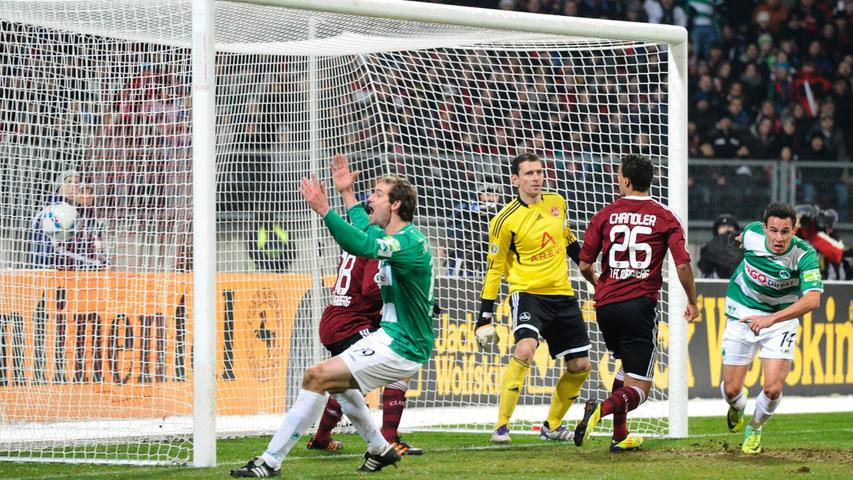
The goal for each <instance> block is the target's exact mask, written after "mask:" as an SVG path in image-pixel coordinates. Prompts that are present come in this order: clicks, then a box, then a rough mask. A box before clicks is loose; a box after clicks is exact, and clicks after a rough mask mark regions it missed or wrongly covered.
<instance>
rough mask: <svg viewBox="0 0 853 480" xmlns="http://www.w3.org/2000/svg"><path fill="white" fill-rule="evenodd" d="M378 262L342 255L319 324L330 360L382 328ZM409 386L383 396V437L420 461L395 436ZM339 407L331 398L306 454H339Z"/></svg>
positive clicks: (388, 387) (392, 389)
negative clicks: (336, 430)
mask: <svg viewBox="0 0 853 480" xmlns="http://www.w3.org/2000/svg"><path fill="white" fill-rule="evenodd" d="M377 273H379V261H378V260H375V259H372V258H364V257H355V256H353V255H350V254H349V253H347V252H342V253H341V262H340V264H339V265H338V275H337V278H336V280H335V285H334V286H333V287H332V299H331V301H330V302H329V304H328V305H327V306H326V308H325V309H324V310H323V316H322V318H320V342H322V343H323V346H325V347H326V350H328V351H329V353H330V354H331V355H332V356H336V355H340V354H341V353H343V352H344V350H346V349H347V348H349V347H350V346H351V345H353V344H354V343H356V342H358V341H359V340H361V339H362V338H364V337H366V336H368V335H370V334H371V333H373V332H375V331H376V330H377V329H378V328H379V321H380V318H381V313H382V296H381V295H380V293H379V286H378V285H377V284H376V280H375V277H376V274H377ZM408 389H409V382H408V381H407V380H401V381H399V382H394V383H392V384H390V385H386V386H385V389H384V390H383V391H382V430H381V433H382V436H383V437H385V440H388V441H389V442H390V443H391V445H393V446H394V447H395V448H396V449H397V452H398V453H400V455H422V454H423V453H424V450H423V449H421V448H414V447H412V446H411V445H409V444H408V443H406V442H404V441H402V440H401V439H400V437H399V436H398V434H397V427H398V426H399V425H400V418H401V416H402V414H403V409H404V408H405V407H406V390H408ZM341 416H343V412H342V411H341V406H340V404H339V403H338V402H337V400H335V399H334V397H329V400H328V402H326V408H324V409H323V416H322V417H321V418H320V425H319V427H318V428H317V433H315V434H314V436H313V437H312V438H311V440H308V448H310V449H319V450H330V451H336V450H340V449H342V448H343V446H344V445H343V442H340V441H338V440H334V439H332V429H333V428H335V425H337V424H338V422H339V421H340V420H341Z"/></svg>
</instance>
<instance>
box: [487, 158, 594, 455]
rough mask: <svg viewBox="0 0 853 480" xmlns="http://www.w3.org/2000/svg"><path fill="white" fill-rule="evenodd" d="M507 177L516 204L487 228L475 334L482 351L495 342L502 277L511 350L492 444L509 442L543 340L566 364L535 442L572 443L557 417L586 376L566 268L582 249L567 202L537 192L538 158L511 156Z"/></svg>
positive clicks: (584, 337)
mask: <svg viewBox="0 0 853 480" xmlns="http://www.w3.org/2000/svg"><path fill="white" fill-rule="evenodd" d="M511 174H512V176H511V179H512V183H513V185H515V186H516V187H518V197H516V198H515V199H514V200H512V201H511V202H509V203H508V204H507V205H506V206H504V208H503V209H501V211H500V212H498V214H497V215H495V217H494V218H493V219H492V220H491V222H490V225H489V252H488V256H487V270H486V278H485V280H484V282H483V290H482V293H481V295H480V298H481V306H480V313H479V317H478V320H477V330H476V334H477V341H478V342H479V343H480V346H481V347H483V348H485V347H487V346H488V345H491V344H494V343H496V342H497V340H498V335H497V332H496V330H495V327H494V325H493V324H492V315H493V313H492V312H493V309H494V303H495V298H496V297H497V294H498V290H499V289H500V283H501V277H502V276H503V275H506V279H507V282H508V283H509V294H510V305H511V311H512V322H513V325H512V332H513V335H514V336H515V350H514V351H513V356H512V358H511V359H510V361H509V363H508V364H507V365H506V366H505V367H504V370H503V375H502V377H501V390H500V403H499V408H498V421H497V424H496V425H495V431H494V433H492V437H491V440H492V442H494V443H509V442H510V441H511V438H510V436H509V421H510V417H512V412H513V410H515V406H516V404H517V403H518V397H519V395H520V393H521V388H522V386H523V385H524V377H525V376H526V374H527V371H528V370H529V369H530V364H531V362H532V361H533V357H534V354H535V353H536V349H537V348H538V347H539V337H540V336H541V337H542V338H544V339H545V341H546V342H547V343H548V350H549V351H550V353H551V357H553V358H562V359H564V360H565V366H566V371H565V372H563V374H562V376H561V377H560V379H559V381H558V382H557V385H556V386H555V387H554V393H553V397H552V398H551V407H550V409H549V411H548V418H547V419H546V420H545V422H544V423H543V425H542V429H541V431H540V437H542V438H543V439H546V440H555V441H570V440H572V436H573V432H572V431H571V430H570V429H567V428H566V427H565V426H564V425H563V424H562V420H563V416H564V415H565V414H566V412H567V411H568V410H569V407H570V406H571V405H572V403H573V402H574V400H575V399H576V398H577V396H578V394H579V393H580V389H581V386H582V385H583V383H584V381H586V379H587V377H588V376H589V372H590V360H589V349H590V343H589V335H588V333H587V329H586V325H585V324H584V321H583V318H582V317H581V312H580V308H579V306H578V302H577V300H576V299H575V297H574V292H573V291H572V287H571V284H570V283H569V266H568V263H567V262H566V257H567V256H568V257H570V258H572V260H574V262H575V263H578V262H579V255H580V242H578V240H577V239H576V238H575V236H574V234H573V233H572V231H571V228H569V221H568V215H567V207H566V201H565V200H564V199H563V197H561V196H560V195H558V194H556V193H550V192H543V191H542V184H543V182H544V180H545V172H544V166H543V163H542V160H540V159H539V157H537V156H536V155H533V154H529V153H525V154H522V155H519V156H517V157H515V158H514V159H513V160H512V165H511ZM596 277H597V275H596V274H595V273H594V272H592V271H590V272H589V273H588V274H587V275H586V276H585V278H586V279H587V281H589V282H590V283H592V284H593V285H595V282H596V280H597V278H596Z"/></svg>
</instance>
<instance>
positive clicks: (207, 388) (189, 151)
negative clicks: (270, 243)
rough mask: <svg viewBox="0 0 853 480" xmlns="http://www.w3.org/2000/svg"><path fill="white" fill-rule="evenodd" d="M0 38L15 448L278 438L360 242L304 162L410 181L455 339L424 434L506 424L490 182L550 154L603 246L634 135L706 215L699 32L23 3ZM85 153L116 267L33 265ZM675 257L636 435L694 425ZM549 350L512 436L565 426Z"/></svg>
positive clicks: (603, 383) (381, 14)
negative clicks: (271, 227)
mask: <svg viewBox="0 0 853 480" xmlns="http://www.w3.org/2000/svg"><path fill="white" fill-rule="evenodd" d="M0 31H2V34H3V38H4V44H3V49H2V52H0V66H2V68H3V70H4V72H5V74H4V76H3V80H2V81H3V82H4V85H3V89H2V91H3V93H2V94H0V95H2V97H0V114H2V115H3V118H4V122H3V123H4V130H3V131H2V132H0V135H2V138H0V149H2V155H3V158H4V161H3V165H2V166H0V182H2V185H3V190H4V195H3V196H2V197H0V268H2V271H0V337H2V346H3V347H2V350H0V459H3V460H14V461H58V462H102V463H105V462H106V463H119V462H121V463H192V464H194V465H197V466H210V465H214V464H215V462H216V456H215V446H216V437H217V436H218V437H220V438H222V437H226V436H236V435H247V434H269V433H271V432H272V431H273V430H274V429H275V428H276V426H277V425H278V423H279V421H280V419H281V417H282V415H283V413H284V412H285V410H286V408H287V407H288V406H289V404H290V403H291V402H292V400H293V399H294V398H295V395H296V392H297V390H298V386H299V385H300V382H301V376H302V372H303V371H304V369H305V368H306V367H307V366H308V365H310V364H312V363H314V362H316V361H319V360H322V359H323V358H324V355H325V353H324V352H325V351H324V349H323V347H322V345H320V343H319V341H318V340H317V334H316V332H317V322H318V321H319V317H320V312H321V311H322V308H323V305H324V304H325V302H326V301H327V300H328V294H327V287H329V286H330V282H331V281H332V278H330V277H331V276H333V275H334V272H335V267H336V262H337V259H338V252H337V247H336V246H335V244H334V242H333V241H332V240H331V239H330V237H329V236H328V234H327V232H326V230H325V229H324V227H323V225H322V223H321V222H320V220H319V219H318V218H317V217H316V215H312V214H311V212H310V211H309V210H308V208H307V206H306V205H305V204H304V202H302V201H301V200H300V198H299V196H298V193H297V181H298V180H299V178H301V177H303V176H308V175H310V174H311V173H317V174H318V175H319V176H320V177H321V179H325V180H326V181H327V183H328V182H329V180H330V179H329V168H328V164H327V163H328V161H329V160H330V159H331V157H332V155H333V154H334V153H338V152H343V153H346V154H347V155H348V156H349V158H350V161H351V163H352V165H353V168H354V169H356V170H360V171H362V175H361V180H360V181H359V184H358V185H357V188H358V190H359V191H360V192H366V191H369V189H370V188H371V185H370V184H369V179H370V178H372V177H375V176H376V175H378V174H386V173H397V174H403V175H406V176H408V177H409V178H410V179H411V180H412V181H413V183H414V184H415V185H416V186H417V188H418V191H419V196H420V198H419V207H418V211H417V212H416V215H415V217H416V220H415V221H416V223H418V225H419V227H421V228H422V229H423V231H424V232H425V233H427V235H428V237H429V240H430V242H431V247H432V248H433V253H434V258H435V259H436V262H437V263H436V268H435V270H436V273H437V278H436V289H437V290H436V298H437V301H438V303H439V307H440V308H441V309H442V312H441V314H439V315H437V316H436V318H435V325H436V328H437V339H436V349H435V353H434V356H433V358H432V359H431V360H430V362H429V364H427V365H426V366H425V367H424V369H423V371H422V372H421V374H420V375H419V376H418V377H417V378H415V379H413V380H412V384H411V387H410V390H409V399H408V407H407V410H406V412H405V414H404V415H403V424H402V425H401V428H402V429H404V430H405V429H409V430H412V429H420V430H430V429H432V430H456V431H478V432H486V431H489V430H490V429H491V428H493V421H494V420H495V415H496V413H495V412H496V404H497V398H498V387H499V383H500V369H501V366H502V365H503V363H504V362H506V361H507V359H508V355H509V351H510V350H511V340H510V339H509V337H510V336H511V335H510V334H509V333H508V328H507V326H508V324H509V320H508V319H507V313H508V308H507V305H506V302H505V301H504V302H503V303H502V304H501V305H499V306H498V308H497V311H496V314H497V317H498V324H499V325H500V326H501V328H502V330H501V336H502V342H501V343H500V344H499V346H498V348H497V349H495V350H494V351H490V352H481V351H480V350H479V347H477V345H476V341H475V340H474V336H473V325H474V319H473V314H474V312H475V311H476V309H477V305H478V299H479V288H480V285H481V281H482V268H483V265H482V258H483V257H482V254H483V253H484V249H485V248H486V247H485V245H484V241H483V238H482V234H483V232H484V228H485V222H487V220H488V216H489V213H490V212H493V210H491V209H492V208H493V207H492V206H491V205H489V204H488V202H487V203H485V204H484V203H482V202H481V199H480V198H479V195H480V194H481V193H483V192H485V191H495V192H497V193H498V194H499V195H502V198H501V199H500V201H501V202H505V201H507V200H508V199H509V198H511V195H512V190H511V186H510V184H509V175H508V164H509V161H510V160H511V158H512V157H513V156H514V155H516V154H518V153H521V152H527V151H530V152H534V153H537V154H539V155H540V156H541V157H542V158H543V159H544V161H545V164H546V170H547V185H546V186H547V188H549V189H553V190H555V191H558V192H559V193H561V194H562V195H563V196H564V197H566V199H567V200H568V204H569V217H570V219H571V221H572V228H573V230H574V231H575V232H576V233H577V234H578V235H579V236H581V237H582V234H583V231H584V229H585V227H586V222H587V221H588V219H589V218H590V217H591V216H592V215H593V214H594V213H595V212H596V211H597V210H599V209H600V208H601V207H603V206H604V205H606V204H607V203H608V202H609V201H611V200H612V199H613V195H614V192H615V189H614V186H613V185H614V175H615V167H614V166H615V165H616V164H617V163H618V161H619V158H620V157H621V155H623V154H627V153H642V154H646V155H648V156H650V157H651V158H652V160H653V162H654V163H655V165H656V166H657V168H658V171H657V178H658V180H657V182H656V183H655V184H654V185H653V187H652V192H651V193H652V195H653V196H654V197H655V198H656V199H658V200H660V201H661V202H663V203H665V204H667V205H668V206H669V207H670V208H672V209H673V210H674V211H675V212H676V213H677V214H678V215H679V216H680V217H681V218H682V219H684V220H686V213H687V195H686V185H687V180H686V179H687V169H686V162H687V142H686V134H685V133H686V123H687V102H686V79H687V71H686V53H687V35H686V31H685V30H684V29H681V28H678V27H671V26H661V25H650V24H639V23H626V22H615V21H603V20H592V19H583V18H570V17H559V16H550V15H534V14H528V13H519V12H506V11H499V10H484V9H474V8H466V7H457V6H449V5H436V4H421V3H417V2H404V1H395V0H360V1H358V2H353V1H351V0H324V1H322V2H317V1H311V0H300V1H296V0H261V1H254V0H246V1H242V2H238V1H233V2H232V1H217V2H212V1H204V0H194V1H191V0H149V1H145V2H139V1H138V0H109V1H108V0H26V1H24V0H0ZM69 168H73V169H74V170H76V171H79V172H81V175H82V176H83V177H84V179H85V181H86V183H87V185H90V186H91V187H92V188H93V191H94V195H95V205H94V206H93V207H92V208H90V209H80V208H78V211H79V216H80V217H85V216H87V215H95V216H98V217H100V218H102V219H103V221H104V224H105V225H106V227H107V228H106V231H107V234H106V237H105V238H106V240H105V245H98V248H103V249H104V251H105V252H106V253H107V254H108V256H109V257H110V262H111V266H110V268H109V269H108V270H104V271H82V270H76V271H74V270H65V271H54V270H35V269H33V268H32V267H31V265H30V264H29V259H28V255H27V252H28V249H29V246H28V244H27V238H28V237H27V229H28V228H29V226H30V225H31V222H32V220H33V218H34V215H35V214H36V213H37V212H38V211H39V210H40V208H42V207H44V205H46V202H47V199H48V198H49V197H50V196H51V195H53V194H54V193H55V192H54V191H52V187H51V185H52V182H53V181H55V179H56V177H57V175H58V173H59V172H61V171H63V170H67V169H69ZM332 197H334V195H332ZM333 201H334V202H337V204H336V206H337V208H339V209H340V202H339V200H338V199H336V198H334V199H333ZM80 222H81V220H80V219H79V218H78V223H77V225H80V224H81V223H80ZM262 222H277V223H279V224H281V225H282V228H284V229H286V230H287V233H288V238H289V247H288V248H290V249H292V252H293V259H292V261H291V262H290V263H289V265H288V266H287V267H286V269H284V271H283V272H281V271H269V270H267V271H264V269H263V268H262V267H259V266H258V264H256V263H252V261H251V259H252V258H253V257H252V255H251V252H252V250H253V249H255V248H258V247H257V245H255V244H253V243H251V242H249V241H248V240H247V239H248V238H250V237H251V234H252V232H254V231H255V230H256V228H257V225H258V224H259V223H262ZM93 248H94V247H93ZM572 270H573V272H572V278H573V285H574V286H575V289H576V291H577V292H578V295H579V299H580V301H581V303H582V305H583V310H584V312H585V315H586V317H587V320H588V325H589V328H590V332H591V333H590V336H591V338H592V340H593V343H594V351H593V353H592V360H593V363H594V371H593V374H592V376H591V377H590V380H589V382H588V384H587V386H586V387H585V388H584V390H583V392H582V393H581V398H582V399H585V398H590V397H596V398H599V399H602V398H604V397H605V395H606V394H607V392H608V391H609V388H610V381H611V380H612V375H613V374H614V363H613V360H612V359H610V358H609V356H608V355H607V353H606V349H605V347H604V343H603V339H602V338H601V336H600V334H599V333H598V329H597V327H596V324H595V322H594V309H593V308H592V304H591V289H590V288H589V286H587V285H584V284H582V282H580V281H579V279H580V278H581V277H580V275H579V273H578V272H577V270H576V268H575V267H572ZM674 271H675V270H674V266H673V265H671V261H670V264H669V265H667V267H666V268H665V270H664V277H665V283H666V288H665V289H664V291H663V294H662V297H663V298H662V301H661V304H660V319H661V326H660V343H661V345H660V347H661V348H660V349H659V358H658V360H659V362H658V367H657V371H656V374H655V382H654V386H653V389H652V392H651V393H650V399H649V401H648V402H647V403H646V404H644V405H643V406H642V407H641V408H640V409H639V410H638V411H637V412H636V414H634V415H632V416H631V417H630V422H629V428H630V430H631V431H632V432H636V433H639V434H645V435H660V436H671V437H684V436H686V434H687V410H686V404H687V326H686V324H685V323H684V321H683V320H682V318H681V310H682V309H683V307H684V304H685V303H686V299H685V298H684V294H683V292H682V291H681V288H680V286H679V284H678V282H669V281H666V279H668V278H670V277H671V275H672V274H673V272H674ZM539 355H540V356H538V357H537V359H536V363H535V365H534V366H533V368H531V374H530V375H529V378H528V382H527V387H526V394H525V395H523V396H522V400H521V403H520V404H519V407H518V409H517V410H516V415H515V416H516V418H515V421H516V422H517V423H516V427H515V429H514V431H513V432H514V433H521V431H522V430H524V429H527V430H530V426H531V425H532V424H538V423H539V422H541V421H542V420H543V419H544V418H545V413H546V412H547V407H548V402H549V400H550V395H551V390H552V388H553V385H554V384H555V383H556V380H557V378H558V377H559V375H560V373H561V369H562V365H561V364H559V363H555V362H554V361H552V360H551V359H550V358H548V357H547V349H540V350H539ZM374 400H375V399H374ZM579 403H580V402H579ZM579 409H580V405H579V406H576V407H574V409H573V410H571V411H570V412H569V414H568V416H567V421H568V422H569V423H573V422H574V421H575V420H576V419H577V418H579V416H580V414H579ZM608 426H609V424H608V423H607V422H604V423H603V424H602V425H601V426H600V427H599V430H600V431H601V432H604V431H605V430H606V429H607V428H608ZM484 438H485V437H484Z"/></svg>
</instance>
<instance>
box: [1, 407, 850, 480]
mask: <svg viewBox="0 0 853 480" xmlns="http://www.w3.org/2000/svg"><path fill="white" fill-rule="evenodd" d="M764 431H765V432H764V438H763V444H764V449H765V451H764V453H763V454H761V455H757V456H748V455H744V454H742V453H741V452H740V443H741V440H742V438H743V437H742V435H741V434H730V433H728V431H727V430H726V420H725V417H700V418H691V419H690V437H689V438H686V439H680V440H669V439H654V438H649V439H646V443H645V444H644V445H643V447H642V448H641V450H639V451H635V452H625V453H621V454H613V453H610V451H609V450H608V445H609V438H606V437H592V438H591V439H590V440H588V441H587V442H586V443H585V444H584V446H583V447H580V448H578V447H575V446H574V445H573V444H569V445H566V444H556V443H554V442H544V441H541V440H539V438H538V437H536V436H533V435H520V434H517V435H514V436H513V443H512V445H509V446H494V445H491V444H490V443H489V435H488V434H459V433H409V434H407V435H405V439H406V440H407V441H409V442H410V443H412V444H413V445H416V446H418V447H422V448H425V449H426V450H427V453H426V455H423V456H420V457H404V458H403V461H402V462H400V464H399V468H397V469H394V468H390V467H389V468H386V469H385V470H383V471H382V472H379V473H375V474H359V473H356V469H357V468H358V466H359V465H361V461H362V453H363V451H364V448H365V447H364V443H363V442H362V441H361V439H359V438H358V437H357V436H355V435H341V436H336V438H337V439H340V440H343V441H344V445H345V448H344V451H343V452H341V453H326V452H315V451H309V450H306V449H305V448H304V441H302V440H300V442H299V443H298V444H297V446H296V447H294V449H293V451H292V452H291V456H290V457H289V458H288V459H287V460H286V461H285V464H284V465H283V468H282V478H312V479H321V478H322V479H337V478H340V479H344V478H373V479H381V478H387V479H423V478H440V479H444V478H448V479H451V478H452V479H477V480H482V479H484V478H493V477H497V478H514V479H519V478H523V479H526V478H530V479H536V480H542V479H566V478H579V479H584V480H588V479H598V478H631V479H632V480H633V479H642V478H650V479H655V480H660V479H666V478H678V479H683V478H691V479H694V478H709V479H710V478H713V479H720V478H722V479H728V478H733V479H735V478H737V479H742V478H776V479H781V478H786V479H787V478H804V479H805V478H815V479H818V478H819V479H821V480H824V479H832V478H839V479H840V478H851V477H853V412H848V413H832V414H800V415H779V416H777V417H774V418H773V419H772V420H771V421H770V423H769V424H768V425H767V426H766V427H765V429H764ZM268 440H269V438H268V437H263V438H245V439H237V440H223V441H220V442H219V444H218V445H219V450H218V462H219V466H218V467H215V468H205V469H195V468H190V467H130V466H109V465H77V464H53V463H47V464H45V463H0V478H4V479H6V478H10V479H11V478H21V479H112V478H120V479H225V478H230V477H229V476H228V472H229V470H230V469H231V468H234V467H237V466H239V465H242V464H244V463H245V462H246V461H247V460H248V459H249V458H250V457H252V456H255V455H257V454H258V453H260V452H261V451H263V449H264V447H265V446H266V443H267V441H268Z"/></svg>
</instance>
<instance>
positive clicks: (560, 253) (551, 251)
mask: <svg viewBox="0 0 853 480" xmlns="http://www.w3.org/2000/svg"><path fill="white" fill-rule="evenodd" d="M575 242H577V239H576V238H575V235H574V234H573V233H572V230H571V228H569V220H568V216H567V214H566V201H565V200H563V197H561V196H560V195H558V194H556V193H543V194H542V201H540V202H537V203H535V204H532V205H528V204H526V203H524V202H523V201H521V199H520V198H515V199H514V200H513V201H511V202H509V203H508V204H507V205H506V206H505V207H504V208H503V209H501V211H500V212H498V214H497V215H495V217H494V218H492V221H491V222H490V223H489V254H488V257H487V271H486V279H485V281H484V282H483V292H482V295H481V297H482V298H484V299H489V300H493V299H495V298H496V297H497V294H498V290H499V288H500V283H501V276H502V275H503V274H505V275H506V280H507V282H508V283H509V292H510V293H514V292H527V293H532V294H537V295H573V294H574V292H573V291H572V286H571V284H570V283H569V266H568V263H567V262H566V247H568V246H569V245H571V244H573V243H575Z"/></svg>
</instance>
